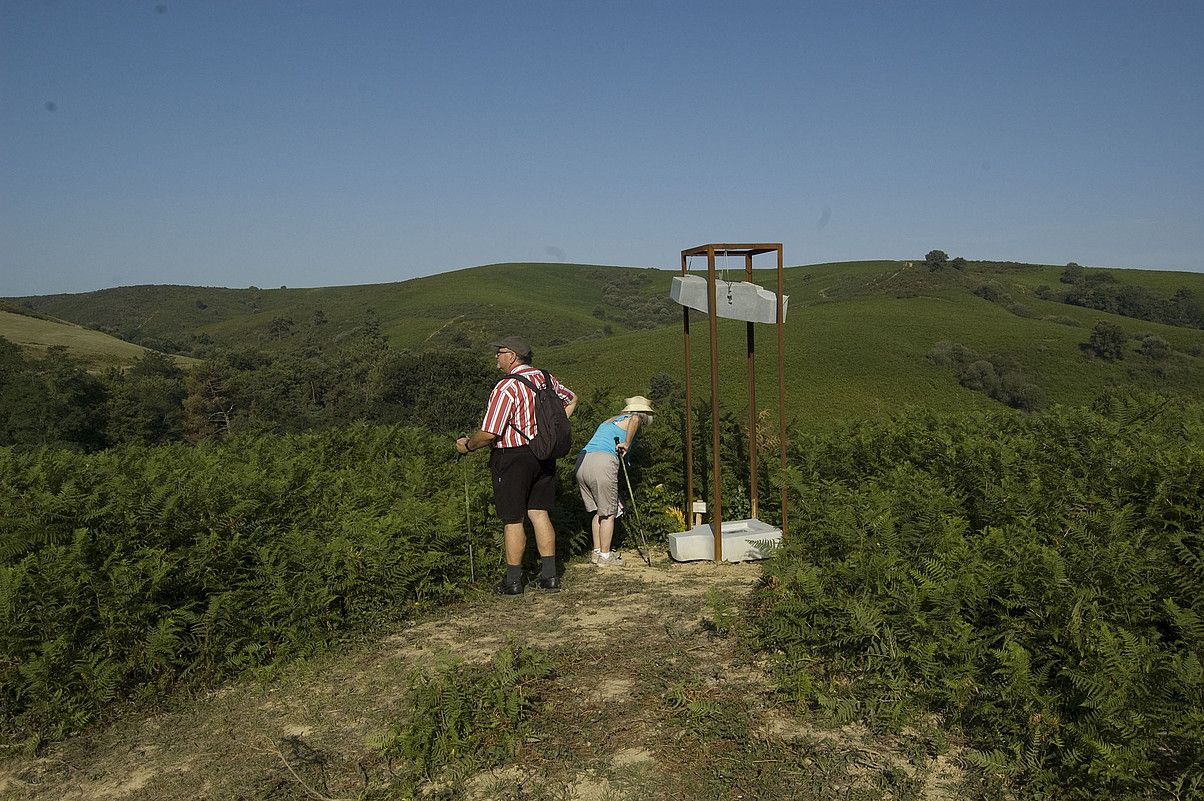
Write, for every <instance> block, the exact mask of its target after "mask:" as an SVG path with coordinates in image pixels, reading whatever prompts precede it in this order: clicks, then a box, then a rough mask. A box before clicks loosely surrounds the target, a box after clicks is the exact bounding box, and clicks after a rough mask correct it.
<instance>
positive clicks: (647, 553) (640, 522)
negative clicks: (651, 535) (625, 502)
mask: <svg viewBox="0 0 1204 801" xmlns="http://www.w3.org/2000/svg"><path fill="white" fill-rule="evenodd" d="M618 447H619V438H618V437H615V449H616V450H618ZM617 455H618V457H619V466H620V467H621V468H623V480H624V481H626V482H627V497H629V498H631V508H632V509H633V510H634V511H635V522H636V528H635V530H636V534H638V535H639V537H640V544H641V545H643V546H644V548H643V550H640V549H639V548H636V550H637V551H639V552H640V556H642V557H644V561H645V562H647V563H648V567H652V551H651V549H649V548H648V541H647V540H645V539H644V519H643V518H642V517H640V506H639V504H637V503H636V502H635V492H633V491H632V489H631V476H630V475H628V474H627V462H626V460H625V459H624V458H623V454H621V453H620V454H617Z"/></svg>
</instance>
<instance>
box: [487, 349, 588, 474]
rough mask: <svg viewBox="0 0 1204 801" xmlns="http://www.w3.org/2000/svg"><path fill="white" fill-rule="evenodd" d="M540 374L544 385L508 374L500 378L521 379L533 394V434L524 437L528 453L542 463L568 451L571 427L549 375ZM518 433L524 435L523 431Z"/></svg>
mask: <svg viewBox="0 0 1204 801" xmlns="http://www.w3.org/2000/svg"><path fill="white" fill-rule="evenodd" d="M539 372H541V373H543V388H542V389H541V388H539V387H537V386H535V382H534V381H532V380H531V379H529V378H526V377H525V376H521V375H517V374H511V375H508V376H506V377H505V378H503V379H502V380H503V381H505V380H506V379H507V378H513V379H514V380H515V381H521V382H523V383H524V384H526V385H527V387H528V388H529V389H530V390H531V391H532V392H534V393H535V436H534V437H530V438H528V440H527V444H528V445H529V446H530V447H531V453H532V455H534V456H535V458H536V459H539V460H540V461H541V462H542V461H545V460H547V459H559V458H560V457H561V456H564V455H565V454H566V453H568V452H569V449H570V448H571V447H572V438H573V429H572V426H571V425H570V424H569V416H568V415H567V414H565V412H564V401H562V400H561V399H560V396H559V395H557V394H556V388H555V387H554V386H553V385H552V376H550V375H548V371H547V370H540V371H539ZM518 433H520V434H522V435H523V436H524V437H526V436H527V435H526V434H523V432H522V431H519V432H518Z"/></svg>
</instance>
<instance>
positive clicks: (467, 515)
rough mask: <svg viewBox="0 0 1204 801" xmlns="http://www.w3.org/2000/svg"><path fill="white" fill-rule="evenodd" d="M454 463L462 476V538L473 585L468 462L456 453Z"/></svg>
mask: <svg viewBox="0 0 1204 801" xmlns="http://www.w3.org/2000/svg"><path fill="white" fill-rule="evenodd" d="M456 461H457V462H459V463H460V468H461V469H460V472H461V473H463V474H464V536H465V537H466V538H467V539H468V576H469V579H470V580H471V581H472V583H473V584H476V583H477V563H476V560H475V559H473V558H472V514H471V512H470V510H471V508H472V507H471V506H470V505H469V503H468V462H466V461H464V454H462V453H460V452H459V451H456Z"/></svg>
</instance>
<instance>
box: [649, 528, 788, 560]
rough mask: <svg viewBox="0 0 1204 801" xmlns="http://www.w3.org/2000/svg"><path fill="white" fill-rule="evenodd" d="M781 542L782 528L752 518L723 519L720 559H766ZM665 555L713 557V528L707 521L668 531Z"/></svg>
mask: <svg viewBox="0 0 1204 801" xmlns="http://www.w3.org/2000/svg"><path fill="white" fill-rule="evenodd" d="M781 542H782V530H781V529H780V528H777V527H775V526H771V525H769V524H768V523H763V522H761V521H760V520H757V519H755V518H750V519H748V520H728V521H724V523H723V561H725V562H748V561H752V560H754V559H767V558H769V557H770V556H771V555H772V549H773V548H774V547H775V546H777V545H780V544H781ZM669 555H670V556H671V557H673V558H674V559H675V560H677V561H678V562H694V561H697V560H699V559H709V560H713V559H714V558H715V532H714V531H712V530H711V524H710V523H703V524H702V525H700V526H694V528H692V529H690V530H689V531H680V532H678V533H677V534H670V535H669Z"/></svg>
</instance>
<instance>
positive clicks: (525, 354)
mask: <svg viewBox="0 0 1204 801" xmlns="http://www.w3.org/2000/svg"><path fill="white" fill-rule="evenodd" d="M489 347H491V348H509V349H510V350H512V351H514V352H515V353H516V354H517V355H518V356H519V357H520V358H523V359H530V358H531V344H530V343H529V342H527V340H525V339H523V338H522V337H517V336H509V337H502V338H501V339H499V340H498V341H497V342H490V343H489Z"/></svg>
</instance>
